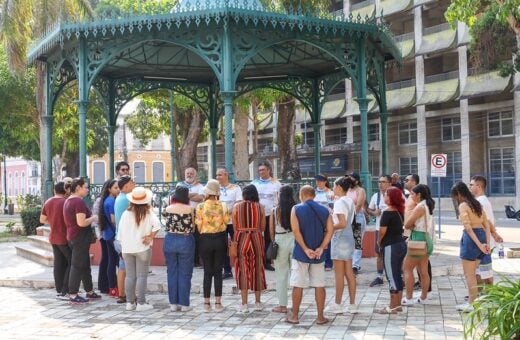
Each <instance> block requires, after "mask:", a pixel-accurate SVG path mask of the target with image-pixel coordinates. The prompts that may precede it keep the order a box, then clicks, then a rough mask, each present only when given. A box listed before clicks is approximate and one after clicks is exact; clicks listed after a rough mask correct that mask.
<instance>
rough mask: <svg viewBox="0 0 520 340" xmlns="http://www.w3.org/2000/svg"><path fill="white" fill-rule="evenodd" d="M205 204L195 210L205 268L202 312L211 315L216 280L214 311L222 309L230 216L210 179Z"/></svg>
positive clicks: (216, 185)
mask: <svg viewBox="0 0 520 340" xmlns="http://www.w3.org/2000/svg"><path fill="white" fill-rule="evenodd" d="M204 192H205V194H206V201H204V202H202V203H200V204H199V205H198V206H197V211H196V214H195V223H196V224H197V228H198V230H199V233H200V250H199V251H200V255H201V257H202V262H203V266H204V283H203V291H204V311H205V312H210V311H211V304H210V302H209V298H210V296H211V281H212V279H214V280H215V311H216V312H221V311H222V310H223V307H222V302H221V298H222V268H223V267H224V257H225V256H226V251H227V232H226V230H227V224H228V221H229V214H228V210H227V207H226V204H225V203H222V202H220V201H219V195H220V184H219V183H218V181H217V180H215V179H210V180H209V181H208V183H207V184H206V186H205V187H204Z"/></svg>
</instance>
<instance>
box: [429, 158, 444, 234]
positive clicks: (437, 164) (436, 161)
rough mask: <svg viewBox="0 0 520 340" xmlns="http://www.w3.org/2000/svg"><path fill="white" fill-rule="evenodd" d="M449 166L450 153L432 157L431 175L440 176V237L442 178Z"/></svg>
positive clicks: (438, 195) (438, 187)
mask: <svg viewBox="0 0 520 340" xmlns="http://www.w3.org/2000/svg"><path fill="white" fill-rule="evenodd" d="M447 167H448V155H447V154H445V153H434V154H432V158H431V177H432V178H433V177H438V178H439V181H438V182H437V199H438V201H437V202H438V203H437V205H438V207H439V239H440V238H441V178H442V177H446V168H447Z"/></svg>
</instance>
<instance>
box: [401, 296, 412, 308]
mask: <svg viewBox="0 0 520 340" xmlns="http://www.w3.org/2000/svg"><path fill="white" fill-rule="evenodd" d="M401 305H403V306H413V305H415V300H414V299H413V298H411V299H407V298H406V297H404V298H403V299H402V300H401Z"/></svg>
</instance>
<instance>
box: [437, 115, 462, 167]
mask: <svg viewBox="0 0 520 340" xmlns="http://www.w3.org/2000/svg"><path fill="white" fill-rule="evenodd" d="M441 126H442V141H443V142H448V141H453V140H460V117H458V118H442V119H441ZM448 164H449V163H448Z"/></svg>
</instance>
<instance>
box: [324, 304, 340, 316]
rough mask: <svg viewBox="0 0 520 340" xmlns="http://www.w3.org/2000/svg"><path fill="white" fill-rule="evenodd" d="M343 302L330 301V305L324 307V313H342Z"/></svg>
mask: <svg viewBox="0 0 520 340" xmlns="http://www.w3.org/2000/svg"><path fill="white" fill-rule="evenodd" d="M343 309H344V308H343V304H342V303H335V302H333V303H331V304H330V305H328V306H327V308H325V313H332V314H343Z"/></svg>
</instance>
